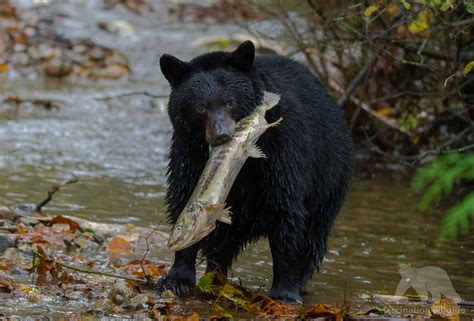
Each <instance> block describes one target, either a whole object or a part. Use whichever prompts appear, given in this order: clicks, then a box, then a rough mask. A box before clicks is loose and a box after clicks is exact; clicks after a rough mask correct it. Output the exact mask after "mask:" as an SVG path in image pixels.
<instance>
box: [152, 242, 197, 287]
mask: <svg viewBox="0 0 474 321" xmlns="http://www.w3.org/2000/svg"><path fill="white" fill-rule="evenodd" d="M199 248H200V244H199V243H197V244H195V245H193V246H191V247H189V248H187V249H184V250H182V251H177V252H176V253H175V257H174V263H173V266H172V267H171V269H170V270H169V272H168V274H167V275H166V276H165V277H163V278H162V279H161V280H160V282H159V284H158V287H159V290H160V291H164V290H171V291H173V292H174V293H176V294H177V295H178V296H183V295H188V294H189V293H190V291H191V290H192V289H193V288H194V286H195V285H196V256H197V253H198V251H199Z"/></svg>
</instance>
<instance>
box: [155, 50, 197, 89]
mask: <svg viewBox="0 0 474 321" xmlns="http://www.w3.org/2000/svg"><path fill="white" fill-rule="evenodd" d="M160 67H161V72H162V73H163V75H164V76H165V78H166V79H167V80H168V81H169V83H170V85H171V86H173V85H176V84H177V83H178V82H179V81H180V80H181V79H183V78H184V76H186V74H187V73H188V72H189V69H190V68H189V64H188V63H186V62H184V61H181V60H179V59H178V58H176V57H174V56H171V55H168V54H164V55H162V56H161V58H160Z"/></svg>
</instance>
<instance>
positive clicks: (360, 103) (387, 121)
mask: <svg viewBox="0 0 474 321" xmlns="http://www.w3.org/2000/svg"><path fill="white" fill-rule="evenodd" d="M328 85H329V86H331V87H332V88H333V89H334V90H336V91H338V92H340V93H342V94H343V93H344V89H342V88H341V86H339V84H338V83H336V82H335V81H334V80H332V79H329V82H328ZM349 99H350V100H351V101H352V102H353V103H354V104H356V105H358V106H359V107H360V108H361V109H363V110H364V111H366V112H367V113H369V114H370V115H371V116H373V117H375V118H377V119H378V120H380V121H381V122H383V123H384V124H386V125H387V126H389V127H391V128H393V129H396V130H397V131H399V132H401V133H404V134H405V135H407V136H409V137H411V136H413V134H412V133H411V132H410V131H408V130H406V129H405V128H402V127H400V126H398V125H397V123H396V122H395V120H393V119H390V118H386V117H383V116H381V115H379V114H377V113H376V112H375V111H374V110H373V109H372V108H370V106H369V105H368V104H367V103H365V102H363V101H362V100H360V99H358V98H355V97H352V96H351V97H349Z"/></svg>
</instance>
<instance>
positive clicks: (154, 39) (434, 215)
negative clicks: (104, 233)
mask: <svg viewBox="0 0 474 321" xmlns="http://www.w3.org/2000/svg"><path fill="white" fill-rule="evenodd" d="M93 4H94V1H85V2H84V3H83V4H80V3H79V2H78V3H75V4H68V5H57V6H55V7H54V8H51V9H50V10H51V11H52V13H51V14H53V11H54V13H58V12H63V13H64V12H65V13H67V17H68V18H67V19H65V18H63V19H62V20H61V18H60V19H59V20H58V21H57V23H58V25H60V26H61V25H62V26H66V24H69V27H67V28H66V27H65V29H64V30H65V31H64V32H65V34H66V35H68V36H70V37H83V36H84V35H85V34H89V35H92V37H93V38H94V40H95V41H97V42H100V43H103V44H107V45H111V44H114V47H119V48H120V49H122V50H123V51H125V52H126V53H127V54H128V55H129V57H130V61H131V65H132V70H133V74H132V75H131V76H130V78H129V79H128V80H126V81H118V82H94V83H92V82H83V81H81V82H73V81H56V80H46V79H43V78H36V79H35V78H33V79H31V77H30V78H28V77H24V76H21V75H16V76H14V77H13V78H11V79H10V80H9V81H8V82H7V84H6V87H5V88H4V89H3V90H4V92H3V93H2V95H19V96H23V97H25V96H26V97H47V98H54V99H57V100H59V101H61V102H62V103H61V107H60V108H59V109H55V110H51V111H46V110H43V109H41V108H39V107H33V106H31V107H29V106H23V107H21V108H19V109H18V110H14V109H13V108H12V107H11V106H7V105H0V204H4V205H7V206H11V205H14V204H20V203H35V202H38V201H40V200H42V199H43V198H44V197H45V193H46V191H47V190H48V189H49V188H50V186H51V185H53V184H56V183H60V182H64V181H66V180H68V179H70V178H71V177H73V176H74V177H77V178H79V179H80V182H79V183H77V184H73V185H70V186H68V187H66V188H64V189H63V190H61V192H59V193H58V194H57V195H56V196H55V198H54V201H53V202H51V203H50V204H48V206H47V208H46V209H45V211H47V212H49V213H52V214H55V213H57V214H68V215H72V216H78V217H82V218H86V219H89V220H93V221H99V222H115V223H133V224H136V225H143V226H154V225H155V224H156V223H158V222H159V221H160V220H161V219H162V218H163V217H164V215H165V214H164V212H165V206H164V204H163V197H164V193H165V190H166V186H165V166H166V160H167V152H168V143H169V138H170V132H171V127H170V123H169V120H168V118H167V114H166V101H165V99H154V98H150V97H148V96H145V95H132V96H128V97H122V98H112V99H107V100H106V101H103V100H99V99H98V98H100V97H104V96H114V95H116V94H117V93H121V92H130V91H134V90H139V91H142V90H149V91H152V92H154V93H156V94H162V95H166V93H167V91H168V88H167V84H166V83H165V81H164V80H163V79H162V77H161V76H160V73H159V69H158V67H157V57H158V55H159V54H160V53H162V52H164V51H167V52H171V53H173V54H176V55H178V56H180V57H182V58H184V59H186V58H190V57H192V56H194V55H195V54H196V53H199V52H202V51H203V49H202V48H194V47H192V46H191V45H190V43H191V41H192V40H193V39H196V38H197V37H202V36H203V35H221V34H223V35H224V36H226V35H227V36H228V35H231V34H232V33H234V32H235V31H236V29H235V28H234V27H232V26H229V27H225V28H224V27H221V26H214V27H213V26H196V25H192V24H186V25H181V24H177V23H171V22H170V21H165V20H160V19H158V18H159V17H161V16H160V15H159V13H155V15H156V19H152V18H153V17H154V16H152V17H151V18H150V17H148V18H147V19H139V17H137V16H136V15H134V14H132V13H129V12H126V11H124V10H120V9H117V10H107V11H105V10H101V9H100V8H99V9H97V8H96V7H94V5H93ZM91 10H96V11H94V12H96V14H94V15H91V14H90V11H91ZM88 13H89V14H88ZM119 18H120V19H126V20H127V21H129V22H130V23H131V24H132V25H133V26H134V28H135V35H134V37H132V38H124V39H119V40H120V41H118V40H117V37H118V36H117V35H109V34H105V33H101V32H97V31H96V30H92V29H91V28H92V27H90V25H92V22H94V23H95V24H96V23H97V20H104V19H105V20H113V19H119ZM92 20H93V21H92ZM71 26H74V28H73V27H71ZM81 28H82V29H81ZM78 30H81V33H79V31H78ZM137 48H139V50H138V49H137ZM441 217H442V213H441V212H439V211H437V210H434V209H431V210H428V211H425V212H422V211H420V210H418V208H417V197H416V196H412V194H411V191H410V188H409V186H408V184H407V183H406V182H404V181H403V180H400V181H397V180H394V179H388V178H385V177H380V178H378V179H373V180H355V181H354V183H353V186H352V189H351V192H350V194H349V196H348V199H347V202H346V203H345V206H344V208H343V210H342V212H341V214H340V216H339V217H338V219H337V222H336V224H335V228H334V230H333V233H332V235H331V239H330V246H329V248H330V250H329V253H328V255H327V257H326V259H325V262H324V264H323V265H322V267H321V269H320V271H319V274H316V275H315V276H314V277H313V279H312V280H311V281H310V284H309V287H308V290H309V292H310V295H309V297H308V298H307V299H306V300H307V301H310V302H326V303H336V302H338V301H340V300H341V298H342V296H343V294H344V289H345V287H346V288H347V296H348V299H349V300H350V301H351V302H352V303H353V306H361V307H367V306H370V305H371V302H370V300H369V299H368V298H369V297H370V296H371V295H372V294H376V293H381V294H389V295H393V294H395V289H396V288H397V285H398V283H399V281H400V278H401V277H400V274H399V272H398V265H399V264H400V263H404V264H411V267H412V268H420V267H426V266H435V267H439V268H442V269H444V270H445V271H446V272H447V273H448V275H449V276H450V277H451V281H452V283H453V286H454V289H455V290H456V291H457V292H458V294H459V295H460V296H461V297H462V298H463V299H464V300H469V301H474V278H473V271H474V246H473V244H474V235H472V234H470V235H463V236H462V237H460V238H459V240H458V241H455V242H450V243H448V244H445V245H443V246H441V247H439V246H436V245H435V243H434V240H435V239H436V235H437V233H438V232H439V230H438V229H439V225H440V220H441ZM160 229H161V230H163V231H168V230H169V226H167V225H165V224H163V225H161V226H160ZM160 259H162V260H164V261H167V262H171V261H172V257H171V255H170V253H169V252H168V251H167V250H166V249H163V251H162V257H161V258H160ZM271 269H272V267H271V256H270V252H269V250H268V246H267V242H266V241H265V240H262V241H260V242H258V243H257V244H253V245H249V246H248V247H247V249H246V250H245V252H244V253H243V254H242V255H241V257H240V258H239V260H238V261H237V262H236V263H235V265H234V267H233V270H232V273H231V277H234V278H236V279H237V278H240V279H241V281H242V283H243V284H244V285H246V286H249V287H260V286H264V287H267V288H268V287H269V286H270V284H271V275H272V273H271ZM0 305H1V303H0Z"/></svg>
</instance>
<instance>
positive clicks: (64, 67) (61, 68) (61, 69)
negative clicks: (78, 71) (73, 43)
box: [43, 57, 72, 78]
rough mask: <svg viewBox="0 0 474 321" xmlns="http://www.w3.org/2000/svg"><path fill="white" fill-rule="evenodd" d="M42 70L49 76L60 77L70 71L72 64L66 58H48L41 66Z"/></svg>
mask: <svg viewBox="0 0 474 321" xmlns="http://www.w3.org/2000/svg"><path fill="white" fill-rule="evenodd" d="M43 68H44V72H45V73H46V75H47V76H49V77H57V78H62V77H66V76H67V75H69V74H70V73H71V72H72V65H71V62H70V61H69V60H68V59H64V58H62V57H57V58H53V59H51V60H49V61H48V62H47V63H45V64H44V66H43Z"/></svg>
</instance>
